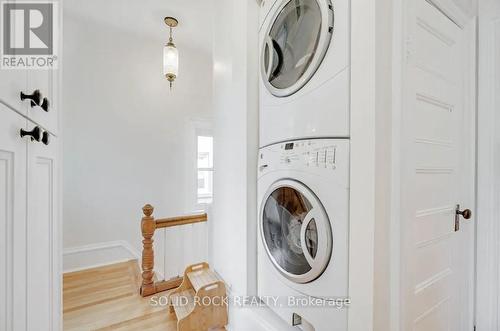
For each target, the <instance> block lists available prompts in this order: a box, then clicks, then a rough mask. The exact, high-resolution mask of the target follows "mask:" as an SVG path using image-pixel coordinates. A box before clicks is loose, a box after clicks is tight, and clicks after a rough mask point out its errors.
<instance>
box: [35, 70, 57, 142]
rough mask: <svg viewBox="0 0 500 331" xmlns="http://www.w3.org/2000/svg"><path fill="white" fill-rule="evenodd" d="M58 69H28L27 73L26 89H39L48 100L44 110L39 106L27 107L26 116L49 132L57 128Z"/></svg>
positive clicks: (55, 130) (55, 131)
mask: <svg viewBox="0 0 500 331" xmlns="http://www.w3.org/2000/svg"><path fill="white" fill-rule="evenodd" d="M57 77H58V70H57V69H52V70H30V72H29V74H28V77H27V79H28V84H27V91H28V93H32V92H33V91H35V90H39V91H40V93H41V95H42V99H43V98H46V100H48V108H45V109H47V111H46V110H44V109H42V107H40V106H35V107H28V116H29V117H30V118H31V119H32V120H33V121H35V122H36V123H38V124H39V125H41V126H43V127H44V128H45V129H47V130H49V131H50V132H52V133H54V134H57V133H58V129H59V123H58V111H59V109H58V107H57V96H58V93H57V92H58V84H57V83H58V80H57Z"/></svg>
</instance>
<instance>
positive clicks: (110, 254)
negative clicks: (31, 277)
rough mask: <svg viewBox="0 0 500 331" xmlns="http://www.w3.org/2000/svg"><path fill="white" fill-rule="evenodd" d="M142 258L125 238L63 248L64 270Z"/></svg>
mask: <svg viewBox="0 0 500 331" xmlns="http://www.w3.org/2000/svg"><path fill="white" fill-rule="evenodd" d="M134 259H137V260H139V259H140V255H139V252H137V251H136V250H135V249H134V248H133V247H132V245H130V244H129V243H128V242H126V241H124V240H117V241H108V242H104V243H96V244H90V245H84V246H79V247H72V248H66V249H64V250H63V272H64V273H68V272H75V271H80V270H85V269H90V268H96V267H101V266H105V265H109V264H115V263H120V262H125V261H130V260H134Z"/></svg>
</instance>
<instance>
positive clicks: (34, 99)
mask: <svg viewBox="0 0 500 331" xmlns="http://www.w3.org/2000/svg"><path fill="white" fill-rule="evenodd" d="M26 99H28V100H31V107H35V106H38V105H40V102H41V101H42V94H41V93H40V90H34V91H33V93H32V94H24V92H21V101H24V100H26Z"/></svg>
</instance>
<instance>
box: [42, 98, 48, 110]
mask: <svg viewBox="0 0 500 331" xmlns="http://www.w3.org/2000/svg"><path fill="white" fill-rule="evenodd" d="M49 106H50V102H49V99H47V98H43V101H42V104H41V105H40V107H42V109H43V110H45V111H46V112H48V111H49Z"/></svg>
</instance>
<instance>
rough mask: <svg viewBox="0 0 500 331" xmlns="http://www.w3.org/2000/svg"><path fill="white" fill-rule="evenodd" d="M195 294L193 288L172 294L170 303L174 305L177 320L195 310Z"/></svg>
mask: <svg viewBox="0 0 500 331" xmlns="http://www.w3.org/2000/svg"><path fill="white" fill-rule="evenodd" d="M194 296H195V292H194V291H193V290H192V289H188V290H185V291H182V292H179V293H173V294H172V295H170V303H171V304H172V306H173V307H174V311H175V315H176V316H177V320H181V319H183V318H184V317H186V316H188V315H189V314H191V312H192V311H193V310H194Z"/></svg>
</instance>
